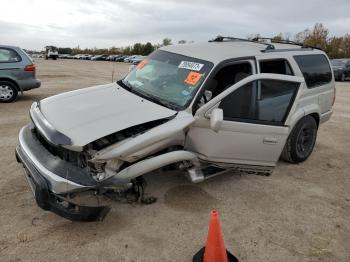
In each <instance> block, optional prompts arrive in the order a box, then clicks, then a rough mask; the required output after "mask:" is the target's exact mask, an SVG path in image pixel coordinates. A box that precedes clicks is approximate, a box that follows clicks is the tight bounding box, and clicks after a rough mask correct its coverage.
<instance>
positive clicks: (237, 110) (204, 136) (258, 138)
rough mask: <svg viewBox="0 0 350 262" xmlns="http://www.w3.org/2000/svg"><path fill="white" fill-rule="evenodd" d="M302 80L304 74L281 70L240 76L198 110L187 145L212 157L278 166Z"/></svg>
mask: <svg viewBox="0 0 350 262" xmlns="http://www.w3.org/2000/svg"><path fill="white" fill-rule="evenodd" d="M303 85H304V79H303V78H302V77H296V76H289V75H278V74H255V75H251V76H249V77H247V78H245V79H243V80H241V81H240V82H238V83H236V84H234V85H233V86H231V87H230V88H228V89H226V90H225V91H224V92H222V93H221V94H219V95H218V96H216V97H214V98H213V99H212V100H210V101H209V102H208V103H206V104H205V105H203V106H202V107H201V108H199V109H198V110H197V112H196V114H195V123H194V125H193V126H192V127H191V128H190V130H189V132H188V135H187V138H186V144H185V147H186V149H187V150H191V151H193V152H196V153H197V154H198V155H199V158H200V159H202V160H206V161H209V162H215V163H222V164H238V165H240V166H241V165H244V166H253V167H257V166H264V167H271V168H272V167H274V166H275V165H276V162H277V161H278V159H279V156H280V154H281V152H282V150H283V147H284V145H285V142H286V139H287V137H288V135H289V132H290V127H289V122H290V119H291V118H292V115H293V114H295V113H296V111H300V110H301V109H298V108H297V105H296V103H295V101H298V96H299V93H300V89H301V88H303ZM299 113H300V112H299Z"/></svg>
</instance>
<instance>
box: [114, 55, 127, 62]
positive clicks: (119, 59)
mask: <svg viewBox="0 0 350 262" xmlns="http://www.w3.org/2000/svg"><path fill="white" fill-rule="evenodd" d="M126 57H127V56H126V55H121V56H119V57H116V58H115V59H114V61H115V62H124V59H125V58H126Z"/></svg>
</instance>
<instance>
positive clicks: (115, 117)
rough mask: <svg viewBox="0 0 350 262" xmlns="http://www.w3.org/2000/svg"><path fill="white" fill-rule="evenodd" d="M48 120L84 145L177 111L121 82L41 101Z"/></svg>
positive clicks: (73, 139) (76, 141) (79, 144)
mask: <svg viewBox="0 0 350 262" xmlns="http://www.w3.org/2000/svg"><path fill="white" fill-rule="evenodd" d="M40 110H41V112H42V113H43V115H44V116H45V118H46V119H47V120H48V122H49V123H50V124H51V125H52V126H53V127H54V128H55V129H56V130H58V131H60V132H61V133H63V134H65V135H66V136H68V137H69V138H70V139H71V140H72V142H73V145H74V146H84V145H86V144H88V143H90V142H92V141H95V140H97V139H99V138H101V137H104V136H106V135H109V134H112V133H115V132H118V131H120V130H123V129H126V128H128V127H132V126H135V125H139V124H142V123H146V122H149V121H153V120H158V119H162V118H166V117H170V116H173V115H174V114H176V111H173V110H170V109H168V108H166V107H163V106H161V105H158V104H155V103H153V102H150V101H148V100H146V99H143V98H142V97H139V96H137V95H135V94H133V93H131V92H129V91H127V90H125V89H123V88H122V87H120V86H119V85H118V84H117V83H112V84H108V85H101V86H95V87H89V88H84V89H80V90H76V91H72V92H67V93H63V94H60V95H56V96H52V97H49V98H46V99H43V100H41V101H40Z"/></svg>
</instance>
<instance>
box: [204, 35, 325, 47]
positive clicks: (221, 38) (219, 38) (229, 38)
mask: <svg viewBox="0 0 350 262" xmlns="http://www.w3.org/2000/svg"><path fill="white" fill-rule="evenodd" d="M263 40H270V43H266V42H263ZM224 41H244V42H252V43H259V44H262V45H266V46H267V47H266V49H265V50H274V49H276V48H275V46H274V45H273V44H290V45H297V46H300V47H301V48H309V49H310V48H311V49H320V50H322V49H321V48H319V47H316V46H310V45H305V44H303V43H298V42H295V41H290V40H275V39H273V38H269V37H255V38H253V39H244V38H237V37H232V36H217V37H216V38H214V39H213V40H209V42H224Z"/></svg>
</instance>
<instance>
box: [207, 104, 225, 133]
mask: <svg viewBox="0 0 350 262" xmlns="http://www.w3.org/2000/svg"><path fill="white" fill-rule="evenodd" d="M223 120H224V112H223V111H222V109H221V108H215V109H214V110H213V111H212V112H211V114H210V127H211V129H213V130H214V131H215V132H218V131H219V129H220V127H221V124H222V121H223Z"/></svg>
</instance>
